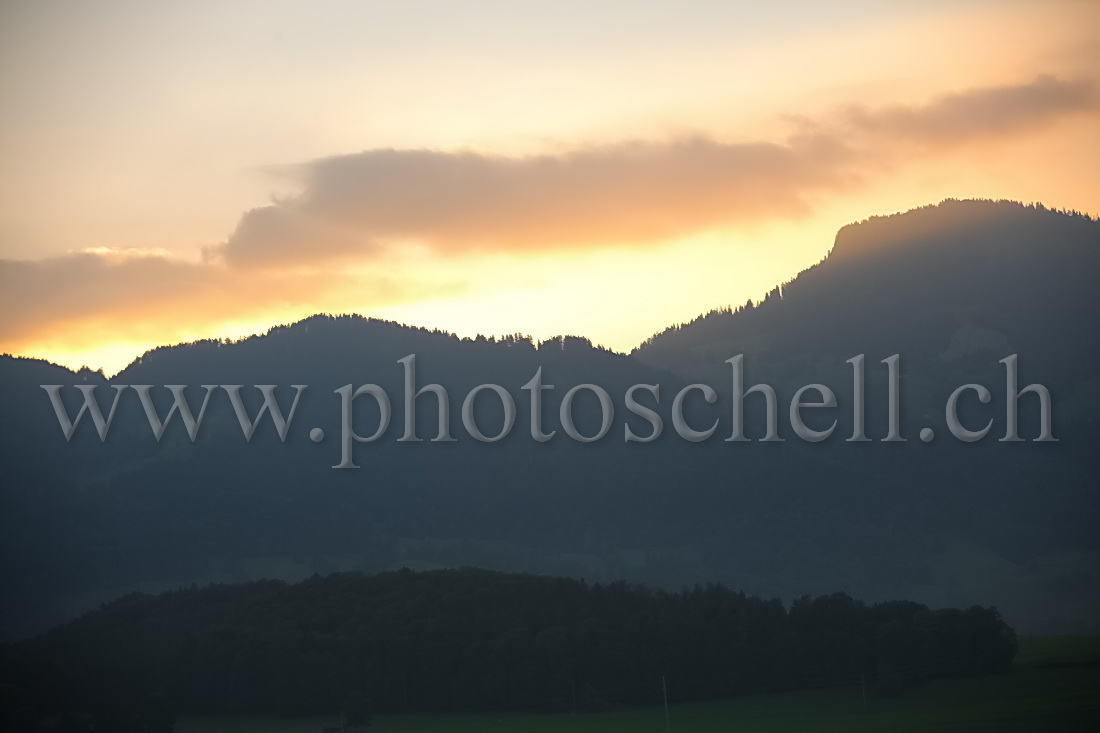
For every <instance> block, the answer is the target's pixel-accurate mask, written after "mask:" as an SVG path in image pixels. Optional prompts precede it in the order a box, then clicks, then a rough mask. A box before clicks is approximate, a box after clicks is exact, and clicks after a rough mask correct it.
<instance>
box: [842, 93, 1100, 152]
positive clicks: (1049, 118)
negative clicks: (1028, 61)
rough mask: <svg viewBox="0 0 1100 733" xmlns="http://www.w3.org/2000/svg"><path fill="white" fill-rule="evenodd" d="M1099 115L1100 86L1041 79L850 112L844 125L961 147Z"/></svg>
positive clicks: (886, 135) (921, 141) (907, 139)
mask: <svg viewBox="0 0 1100 733" xmlns="http://www.w3.org/2000/svg"><path fill="white" fill-rule="evenodd" d="M1098 110H1100V95H1098V94H1097V91H1096V86H1095V84H1093V83H1091V82H1088V81H1063V80H1060V79H1057V78H1055V77H1052V76H1040V77H1038V78H1036V79H1035V80H1034V81H1032V82H1031V83H1028V84H1018V85H1014V86H997V87H987V88H983V89H972V90H969V91H966V92H962V93H957V94H948V95H945V96H942V97H939V98H937V99H934V100H932V101H931V102H929V103H928V104H925V105H921V106H902V105H894V106H888V107H882V108H879V109H867V108H865V107H851V108H849V110H848V112H847V114H846V116H845V121H846V122H847V123H848V124H849V125H851V126H852V127H853V128H855V129H856V130H859V131H863V132H868V133H873V134H876V135H880V136H884V137H888V138H889V139H891V140H898V141H912V142H918V143H928V144H935V145H959V144H962V143H967V142H970V141H972V140H975V139H984V138H994V137H1001V136H1006V135H1014V134H1019V133H1023V132H1029V131H1031V130H1035V129H1038V128H1041V127H1044V126H1046V125H1049V124H1051V123H1052V122H1054V121H1056V120H1058V119H1060V118H1063V117H1065V116H1067V115H1075V114H1080V113H1089V112H1096V111H1098Z"/></svg>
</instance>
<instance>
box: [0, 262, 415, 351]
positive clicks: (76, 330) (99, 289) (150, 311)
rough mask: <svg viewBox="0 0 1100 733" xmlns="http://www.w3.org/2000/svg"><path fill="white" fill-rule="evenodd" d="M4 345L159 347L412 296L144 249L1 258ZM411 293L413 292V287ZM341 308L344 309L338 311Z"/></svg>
mask: <svg viewBox="0 0 1100 733" xmlns="http://www.w3.org/2000/svg"><path fill="white" fill-rule="evenodd" d="M0 282H3V284H4V287H3V288H0V346H2V348H3V350H5V351H7V350H16V351H17V350H20V349H21V348H22V345H24V344H30V343H42V342H44V341H49V342H52V343H62V342H63V343H66V344H67V345H69V346H70V347H75V346H76V345H95V344H97V343H98V342H100V341H103V340H105V339H114V340H116V341H142V342H150V343H156V344H162V343H167V342H171V341H178V340H180V339H182V338H195V337H196V336H195V333H196V331H198V332H199V333H200V334H202V333H203V331H204V329H209V331H210V332H214V333H216V332H217V330H218V324H222V323H226V322H234V321H237V322H239V321H241V320H245V319H249V318H256V319H259V320H269V319H270V318H272V317H275V316H274V314H275V313H278V312H280V311H286V310H288V309H289V310H291V311H295V312H296V317H302V316H305V315H308V314H309V313H312V312H318V311H323V310H334V309H337V308H339V306H340V305H341V304H342V303H347V302H348V301H349V298H348V297H347V296H348V293H349V292H351V293H354V295H355V299H354V300H355V301H356V302H358V303H359V304H361V307H374V306H379V305H384V304H389V303H392V302H397V301H400V300H402V299H405V298H407V297H409V294H410V292H411V290H410V288H409V287H408V285H407V284H404V283H398V282H394V281H393V280H391V279H388V278H386V277H382V276H373V277H371V276H367V277H363V276H358V275H350V274H343V273H339V272H312V273H310V272H305V273H303V272H298V271H295V272H274V271H272V272H248V273H241V272H239V271H233V270H231V269H230V268H227V267H224V266H222V265H219V264H216V263H199V262H187V261H181V260H179V259H174V258H170V257H166V256H163V255H158V254H155V253H152V252H148V251H128V253H127V251H126V250H109V251H105V252H75V253H72V254H69V255H66V256H63V257H56V258H50V259H42V260H31V261H25V260H24V261H20V260H0ZM412 290H415V289H412ZM339 309H340V310H347V307H346V306H344V307H343V308H339Z"/></svg>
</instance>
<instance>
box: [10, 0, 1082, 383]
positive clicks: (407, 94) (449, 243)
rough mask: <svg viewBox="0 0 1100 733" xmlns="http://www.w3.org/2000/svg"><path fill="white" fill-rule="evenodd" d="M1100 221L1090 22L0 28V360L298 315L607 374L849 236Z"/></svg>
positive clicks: (736, 8)
mask: <svg viewBox="0 0 1100 733" xmlns="http://www.w3.org/2000/svg"><path fill="white" fill-rule="evenodd" d="M944 198H992V199H1002V198H1007V199H1014V200H1020V201H1024V202H1032V201H1039V202H1042V203H1044V204H1046V205H1047V206H1050V207H1053V208H1062V209H1074V210H1078V211H1084V212H1088V213H1090V214H1093V215H1096V214H1100V3H1095V2H1068V1H1067V2H1043V3H1040V2H1011V1H1009V0H996V1H978V0H971V1H956V2H892V3H891V2H856V1H854V0H833V1H832V2H777V3H760V2H734V1H727V2H704V1H702V0H696V1H694V2H692V1H681V2H675V3H673V2H660V3H659V2H641V1H638V0H633V1H629V2H627V1H625V0H620V1H606V2H579V1H578V2H569V1H566V2H550V1H548V0H547V1H543V2H536V1H533V0H530V1H528V0H510V1H508V2H503V1H502V2H476V1H475V2H465V3H452V2H419V1H416V0H413V1H408V0H406V1H404V2H371V1H363V2H337V1H314V2H297V1H294V2H291V1H279V0H269V1H265V2H260V1H259V0H255V1H253V2H237V1H232V0H230V1H228V2H210V1H208V0H189V1H188V2H171V3H170V2H165V3H148V2H140V1H138V0H133V1H129V2H121V1H117V0H101V1H100V2H96V3H87V2H77V1H73V0H54V1H53V2H49V3H43V2H32V1H30V0H26V1H19V0H16V1H12V0H5V1H3V2H0V352H3V353H11V354H16V355H21V356H33V357H39V358H45V359H49V360H50V361H54V362H56V363H60V364H64V365H66V366H69V367H72V368H77V367H80V366H83V365H87V366H89V367H91V368H93V369H95V368H103V369H104V370H105V371H106V372H107V373H108V374H114V373H117V372H118V371H119V370H121V369H122V368H123V367H125V366H126V365H127V364H128V363H130V362H131V361H133V359H134V358H136V357H138V356H140V355H141V354H142V353H143V352H144V351H146V350H147V349H150V348H152V347H155V346H158V345H162V344H169V343H179V342H184V341H191V340H195V339H200V338H230V339H232V338H240V337H243V336H247V335H250V334H253V333H262V332H264V331H266V330H267V329H268V328H269V327H270V326H272V325H276V324H281V323H289V322H293V321H295V320H299V319H301V318H304V317H306V316H308V315H311V314H313V313H318V312H328V313H361V314H363V315H366V316H373V317H377V318H384V319H390V320H396V321H400V322H402V323H408V324H410V325H416V326H424V327H429V328H440V329H445V330H448V331H451V332H454V333H457V334H459V335H462V336H474V335H477V334H485V335H490V334H493V335H504V334H513V333H522V334H527V335H530V336H533V337H534V338H535V339H537V340H538V339H546V338H549V337H551V336H554V335H558V334H574V335H580V336H586V337H588V338H590V339H591V340H592V341H593V342H595V343H598V344H602V345H604V346H607V347H609V348H612V349H615V350H618V351H624V352H627V351H629V350H630V349H632V348H634V347H635V346H637V345H638V344H639V343H641V342H642V341H643V340H645V339H646V338H648V337H649V336H651V335H652V334H654V333H655V332H657V331H660V330H663V329H664V328H665V327H667V326H669V325H672V324H674V323H680V322H685V321H689V320H691V319H693V318H694V317H696V316H698V315H700V314H702V313H704V312H707V311H709V310H711V309H714V308H717V307H722V306H727V305H730V304H733V305H736V304H740V303H744V302H745V301H746V300H749V299H753V300H757V299H759V298H761V297H763V295H764V294H765V293H766V292H767V291H769V290H771V289H772V288H774V287H775V286H776V285H778V284H779V283H782V282H785V281H788V280H790V279H791V278H793V277H794V276H796V275H797V273H798V272H800V271H801V270H803V269H805V268H806V267H809V266H810V265H812V264H814V263H816V262H818V261H820V260H821V259H822V258H823V257H824V256H825V255H826V254H827V252H828V250H829V248H830V247H831V245H832V242H833V237H834V235H835V233H836V231H837V229H839V228H840V227H841V226H843V225H844V224H846V223H849V222H852V221H858V220H860V219H864V218H866V217H868V216H871V215H875V214H889V213H893V212H896V211H904V210H907V209H911V208H915V207H918V206H923V205H926V204H929V203H936V202H938V201H940V200H942V199H944Z"/></svg>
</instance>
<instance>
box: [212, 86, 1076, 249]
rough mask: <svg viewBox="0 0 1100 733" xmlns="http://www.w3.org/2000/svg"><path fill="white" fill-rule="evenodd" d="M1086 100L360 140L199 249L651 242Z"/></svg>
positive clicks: (786, 209)
mask: <svg viewBox="0 0 1100 733" xmlns="http://www.w3.org/2000/svg"><path fill="white" fill-rule="evenodd" d="M1097 108H1098V103H1097V95H1096V93H1095V90H1094V87H1093V86H1092V85H1091V84H1090V83H1087V82H1080V81H1078V82H1070V81H1063V80H1059V79H1056V78H1054V77H1050V76H1044V77H1039V78H1038V79H1036V80H1034V81H1032V82H1029V83H1024V84H1019V85H1014V86H1001V87H990V88H979V89H972V90H969V91H966V92H961V93H956V94H951V95H947V96H943V97H940V98H938V99H934V100H932V101H931V102H929V103H928V104H926V105H923V106H909V107H906V106H887V107H880V108H874V109H870V108H866V107H858V106H854V107H850V108H848V109H847V110H846V111H844V112H843V113H841V114H840V115H839V116H837V117H833V118H827V119H825V120H824V121H823V122H821V123H818V124H810V123H808V122H807V121H805V120H802V122H803V126H802V130H803V132H802V133H801V134H796V135H793V136H791V137H790V138H789V139H788V140H786V141H785V142H783V143H775V142H763V141H762V142H751V143H724V142H719V141H717V140H713V139H708V138H704V137H692V138H683V139H678V140H672V141H667V142H641V141H632V142H624V143H619V144H615V145H604V146H591V147H585V148H580V149H577V150H573V151H568V152H564V153H559V154H552V155H551V154H547V155H533V156H527V157H503V156H494V155H488V154H484V153H477V152H469V151H466V152H444V151H438V150H391V149H384V150H369V151H366V152H362V153H356V154H352V155H341V156H334V157H329V158H323V159H320V160H315V161H312V162H309V163H305V164H303V165H300V166H297V167H296V168H293V169H291V171H292V174H293V175H296V176H297V177H298V178H299V179H300V181H301V183H302V186H303V189H302V192H301V193H300V194H299V195H297V196H294V197H291V198H287V199H284V200H281V201H277V202H275V203H274V204H272V205H271V206H267V207H263V208H259V209H254V210H252V211H249V212H248V213H247V214H245V215H244V216H243V217H242V219H241V221H240V223H239V224H238V226H237V228H236V230H235V231H234V232H233V234H232V235H231V236H230V237H229V238H228V240H227V241H226V242H224V243H223V244H222V245H220V246H218V247H213V248H209V249H207V250H206V255H207V257H208V258H209V259H211V260H221V261H224V262H226V263H228V264H230V265H232V266H234V267H257V266H260V267H265V266H266V267H272V266H279V265H286V264H288V263H293V262H298V263H305V262H312V263H317V262H319V261H325V260H338V259H347V258H356V257H364V256H369V255H371V254H373V253H377V252H379V251H383V250H384V249H385V248H386V247H388V246H394V245H395V244H399V243H401V242H404V241H416V242H419V243H422V244H426V245H427V246H429V247H430V248H432V249H433V250H434V251H435V252H437V253H443V254H453V253H464V252H471V251H491V252H513V253H527V252H532V251H547V250H570V249H587V248H592V247H606V246H617V245H624V244H628V245H631V246H638V245H646V244H651V243H655V242H665V241H668V240H671V239H675V238H678V237H683V236H690V235H693V234H698V233H700V232H704V231H707V230H711V229H716V228H719V227H728V226H731V225H738V224H744V223H755V222H761V221H768V220H774V219H778V218H788V219H789V218H791V217H795V216H804V215H807V214H809V213H810V212H811V211H812V209H813V204H814V202H815V201H816V200H817V199H818V198H819V197H821V196H822V195H827V194H831V193H836V192H837V191H839V190H841V189H845V188H850V187H852V186H853V185H857V184H859V183H860V182H862V181H864V180H866V179H867V174H868V173H870V172H871V168H869V166H871V165H874V166H876V168H875V170H878V169H879V166H881V164H882V163H883V162H885V161H886V160H888V159H889V158H890V157H891V151H890V146H891V144H893V145H895V146H900V144H903V143H912V142H917V143H928V144H937V145H945V146H947V145H957V144H961V143H966V142H971V141H974V140H976V139H980V138H1001V137H1004V136H1006V135H1010V134H1019V133H1024V132H1028V131H1030V130H1033V129H1036V128H1038V127H1041V126H1043V125H1045V124H1048V123H1051V122H1053V121H1054V120H1057V119H1059V118H1061V117H1064V116H1067V115H1072V114H1078V113H1082V112H1094V111H1096V110H1097Z"/></svg>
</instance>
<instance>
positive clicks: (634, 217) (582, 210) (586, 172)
mask: <svg viewBox="0 0 1100 733" xmlns="http://www.w3.org/2000/svg"><path fill="white" fill-rule="evenodd" d="M848 159H849V153H848V151H847V150H846V149H845V148H844V147H843V146H842V145H840V144H838V143H837V142H836V141H835V140H829V139H825V138H820V137H814V136H799V137H796V138H794V139H792V140H790V141H788V142H787V143H786V144H775V143H764V142H761V143H751V144H726V143H721V142H717V141H714V140H709V139H706V138H700V137H696V138H690V139H682V140H676V141H672V142H663V143H659V142H628V143H622V144H618V145H609V146H601V147H588V148H583V149H580V150H576V151H572V152H568V153H563V154H559V155H538V156H529V157H517V158H507V157H501V156H492V155H486V154H482V153H474V152H456V153H451V152H441V151H434V150H371V151H367V152H363V153H358V154H355V155H344V156H337V157H332V158H325V159H321V160H317V161H314V162H312V163H309V164H307V165H305V166H304V167H303V168H302V177H303V183H304V190H303V192H302V194H301V195H300V196H298V197H295V198H293V199H289V200H285V201H282V202H278V203H276V204H274V205H272V206H269V207H265V208H263V209H257V210H254V211H251V212H249V213H248V214H246V216H245V217H244V218H243V219H242V221H241V224H240V225H239V226H238V228H237V230H236V231H235V232H234V233H233V235H232V236H231V237H230V238H229V239H228V240H227V241H226V242H225V244H224V245H222V246H221V247H219V248H217V249H215V250H211V251H210V252H209V254H210V255H212V256H220V257H223V258H224V259H225V261H227V262H229V263H231V264H242V265H243V264H251V263H260V262H264V261H265V260H266V259H267V258H268V257H271V258H272V259H273V260H275V259H277V260H285V259H290V258H292V256H293V253H294V252H295V249H296V248H297V253H298V257H299V259H300V261H308V260H310V259H312V258H325V257H332V256H336V255H341V254H347V253H349V252H363V251H364V249H365V248H366V246H367V245H366V244H365V243H366V242H386V243H392V242H398V241H409V240H413V241H419V242H423V243H426V244H428V245H430V246H431V247H432V248H433V249H435V250H436V251H439V252H461V251H469V250H492V251H511V252H526V251H532V250H546V249H570V248H586V247H592V246H607V245H618V244H623V245H644V244H647V243H652V242H659V241H664V240H667V239H669V238H672V237H676V236H681V235H686V234H691V233H694V232H698V231H702V230H706V229H708V228H711V227H715V226H719V225H726V224H733V223H738V222H755V221H761V220H765V219H771V218H776V217H790V216H797V215H801V214H805V213H808V211H809V210H810V209H811V198H812V197H813V196H814V195H815V194H817V193H820V192H822V191H826V190H829V189H835V188H837V187H838V186H842V185H844V184H845V183H846V182H847V181H848V180H849V179H850V175H851V174H850V173H849V172H848V170H847V165H846V164H847V161H848ZM334 231H336V232H340V233H341V234H342V236H343V238H342V239H340V238H336V239H334V238H332V236H331V233H332V232H334ZM353 232H354V233H358V236H354V235H352V234H351V233H353Z"/></svg>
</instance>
